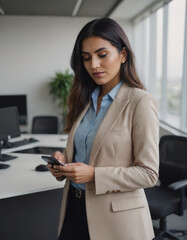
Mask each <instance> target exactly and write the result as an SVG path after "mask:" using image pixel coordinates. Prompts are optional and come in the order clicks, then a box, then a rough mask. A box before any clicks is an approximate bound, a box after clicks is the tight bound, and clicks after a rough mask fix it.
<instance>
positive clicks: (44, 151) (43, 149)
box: [14, 146, 65, 155]
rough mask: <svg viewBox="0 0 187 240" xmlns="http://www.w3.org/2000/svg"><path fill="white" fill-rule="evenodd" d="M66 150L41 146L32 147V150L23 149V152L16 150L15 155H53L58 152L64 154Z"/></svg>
mask: <svg viewBox="0 0 187 240" xmlns="http://www.w3.org/2000/svg"><path fill="white" fill-rule="evenodd" d="M64 150H65V148H60V147H44V146H39V147H32V148H27V149H23V150H16V151H14V152H15V153H32V154H47V155H52V154H53V153H54V152H56V151H59V152H63V151H64Z"/></svg>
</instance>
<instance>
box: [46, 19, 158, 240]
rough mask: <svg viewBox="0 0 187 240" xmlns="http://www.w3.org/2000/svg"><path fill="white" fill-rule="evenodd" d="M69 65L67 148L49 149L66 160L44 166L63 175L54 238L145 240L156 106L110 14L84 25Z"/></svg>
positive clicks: (153, 178)
mask: <svg viewBox="0 0 187 240" xmlns="http://www.w3.org/2000/svg"><path fill="white" fill-rule="evenodd" d="M71 66H72V69H73V70H74V73H75V79H74V85H73V88H72V91H71V93H70V97H69V114H68V116H67V125H66V131H67V132H68V133H69V137H68V142H67V149H66V152H65V153H64V154H62V153H60V152H56V153H54V155H53V156H54V157H56V158H57V159H58V160H59V161H62V162H64V163H67V165H66V166H65V167H62V166H54V168H52V166H51V165H48V167H49V169H50V171H51V173H52V174H53V176H54V177H56V178H57V180H59V181H62V180H63V179H65V178H66V184H65V187H64V192H63V200H62V207H61V212H60V221H59V239H62V240H66V239H68V240H71V239H73V240H74V239H81V240H84V239H85V240H86V239H87V240H88V239H91V240H114V239H116V240H151V239H152V238H153V237H154V233H153V228H152V222H151V217H150V213H149V208H148V204H147V200H146V197H145V194H144V190H143V188H147V187H152V186H154V185H155V184H156V182H157V178H158V165H159V163H158V115H157V104H156V101H155V99H154V97H153V96H152V95H151V94H149V93H147V92H146V91H145V90H144V87H143V85H142V83H141V82H140V80H139V78H138V76H137V74H136V70H135V65H134V58H133V53H132V50H131V47H130V44H129V41H128V38H127V36H126V35H125V33H124V31H123V30H122V28H121V27H120V26H119V25H118V24H117V23H116V22H115V21H114V20H112V19H109V18H102V19H96V20H93V21H91V22H89V23H88V24H86V25H85V26H84V27H83V29H82V30H81V31H80V33H79V35H78V37H77V40H76V42H75V46H74V49H73V53H72V58H71Z"/></svg>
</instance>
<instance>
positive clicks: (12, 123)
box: [0, 107, 20, 161]
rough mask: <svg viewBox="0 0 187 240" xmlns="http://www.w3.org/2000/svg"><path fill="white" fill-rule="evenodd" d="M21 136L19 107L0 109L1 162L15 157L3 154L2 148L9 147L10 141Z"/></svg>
mask: <svg viewBox="0 0 187 240" xmlns="http://www.w3.org/2000/svg"><path fill="white" fill-rule="evenodd" d="M18 136H20V129H19V120H18V109H17V107H7V108H0V143H1V144H0V161H7V160H10V159H13V158H15V157H13V156H9V155H5V154H1V148H2V146H3V145H4V146H6V145H8V140H9V139H11V138H13V137H18Z"/></svg>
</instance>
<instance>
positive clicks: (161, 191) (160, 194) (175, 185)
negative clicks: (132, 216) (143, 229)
mask: <svg viewBox="0 0 187 240" xmlns="http://www.w3.org/2000/svg"><path fill="white" fill-rule="evenodd" d="M159 156H160V169H159V180H160V185H159V186H155V187H153V188H147V189H145V193H146V196H147V200H148V203H149V208H150V212H151V217H152V219H154V220H160V222H159V223H160V226H159V229H155V235H156V237H155V240H156V239H162V237H167V238H169V239H177V240H179V239H181V236H183V237H184V236H187V230H186V231H185V230H184V231H180V230H167V221H166V218H167V216H169V215H170V214H177V215H179V216H182V215H183V213H184V209H186V208H187V138H185V137H181V136H171V135H166V136H163V137H162V138H161V139H160V143H159ZM182 239H184V238H182Z"/></svg>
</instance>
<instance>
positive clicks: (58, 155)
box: [47, 151, 67, 178]
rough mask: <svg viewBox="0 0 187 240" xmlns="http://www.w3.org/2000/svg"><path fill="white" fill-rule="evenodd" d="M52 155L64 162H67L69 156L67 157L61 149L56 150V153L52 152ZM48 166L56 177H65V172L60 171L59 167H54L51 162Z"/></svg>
mask: <svg viewBox="0 0 187 240" xmlns="http://www.w3.org/2000/svg"><path fill="white" fill-rule="evenodd" d="M52 157H54V158H56V159H57V160H59V161H60V162H62V163H67V158H66V156H65V155H64V154H63V153H61V152H59V151H57V152H54V153H53V154H52ZM47 166H48V168H49V171H50V172H51V174H52V175H53V176H54V177H56V178H61V177H63V172H62V171H60V170H59V169H54V168H53V165H52V164H49V163H48V164H47Z"/></svg>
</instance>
